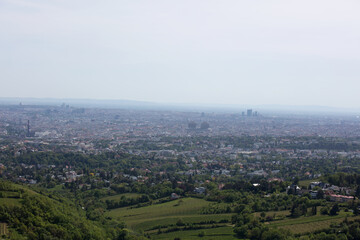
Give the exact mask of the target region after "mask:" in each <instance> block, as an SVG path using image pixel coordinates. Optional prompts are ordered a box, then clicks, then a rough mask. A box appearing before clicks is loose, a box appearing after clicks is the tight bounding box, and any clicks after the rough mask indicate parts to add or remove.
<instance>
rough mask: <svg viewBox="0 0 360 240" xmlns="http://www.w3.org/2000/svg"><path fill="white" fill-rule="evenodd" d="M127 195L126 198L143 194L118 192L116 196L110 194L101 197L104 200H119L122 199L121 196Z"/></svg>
mask: <svg viewBox="0 0 360 240" xmlns="http://www.w3.org/2000/svg"><path fill="white" fill-rule="evenodd" d="M123 196H124V197H126V198H138V197H140V196H141V194H139V193H122V194H117V195H114V196H109V197H103V198H101V200H102V201H106V200H114V201H119V200H120V199H121V197H123Z"/></svg>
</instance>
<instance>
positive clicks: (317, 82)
mask: <svg viewBox="0 0 360 240" xmlns="http://www.w3.org/2000/svg"><path fill="white" fill-rule="evenodd" d="M359 13H360V1H359V0H353V1H351V0H345V1H344V0H342V1H340V0H339V1H332V0H326V1H325V0H324V1H323V0H316V1H314V0H302V1H292V0H283V1H276V0H275V1H269V0H257V1H253V0H247V1H242V0H216V1H212V0H179V1H171V0H163V1H157V0H151V1H150V0H141V1H140V0H127V1H121V0H120V1H119V0H114V1H107V0H104V1H99V0H96V1H95V0H75V1H74V0H72V1H70V0H68V1H65V0H61V1H60V0H51V1H49V0H0V97H39V98H43V97H46V98H47V97H52V98H95V99H130V100H146V101H155V102H178V103H220V104H222V103H230V104H244V105H246V104H248V105H256V104H285V105H325V106H340V107H346V106H348V107H356V108H360V14H359Z"/></svg>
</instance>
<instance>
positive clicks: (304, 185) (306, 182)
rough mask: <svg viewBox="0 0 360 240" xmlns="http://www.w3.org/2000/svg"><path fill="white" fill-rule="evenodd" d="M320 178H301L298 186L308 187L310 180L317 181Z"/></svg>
mask: <svg viewBox="0 0 360 240" xmlns="http://www.w3.org/2000/svg"><path fill="white" fill-rule="evenodd" d="M319 181H320V179H319V178H318V179H310V180H302V181H299V184H298V185H299V186H300V187H306V189H307V188H308V187H309V185H310V183H312V182H319Z"/></svg>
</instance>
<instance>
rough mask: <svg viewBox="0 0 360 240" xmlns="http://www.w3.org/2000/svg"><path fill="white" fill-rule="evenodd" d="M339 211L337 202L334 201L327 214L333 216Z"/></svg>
mask: <svg viewBox="0 0 360 240" xmlns="http://www.w3.org/2000/svg"><path fill="white" fill-rule="evenodd" d="M339 211H340V209H339V204H337V203H335V205H334V206H333V207H332V208H331V210H330V212H329V214H330V215H331V216H335V215H337V213H338V212H339Z"/></svg>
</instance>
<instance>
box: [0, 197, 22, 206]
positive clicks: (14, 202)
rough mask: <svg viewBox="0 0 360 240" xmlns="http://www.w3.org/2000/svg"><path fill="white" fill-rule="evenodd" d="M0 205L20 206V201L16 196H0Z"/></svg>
mask: <svg viewBox="0 0 360 240" xmlns="http://www.w3.org/2000/svg"><path fill="white" fill-rule="evenodd" d="M0 205H7V206H21V203H20V199H18V198H0Z"/></svg>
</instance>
